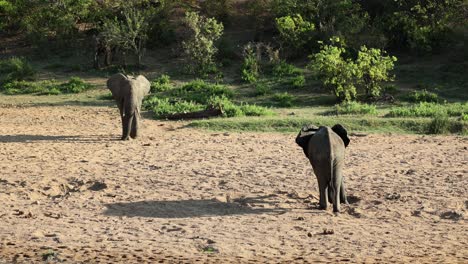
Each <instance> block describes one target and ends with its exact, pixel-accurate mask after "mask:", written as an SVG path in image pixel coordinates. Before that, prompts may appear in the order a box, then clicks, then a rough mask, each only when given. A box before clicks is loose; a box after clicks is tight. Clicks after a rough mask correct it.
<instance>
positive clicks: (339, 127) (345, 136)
mask: <svg viewBox="0 0 468 264" xmlns="http://www.w3.org/2000/svg"><path fill="white" fill-rule="evenodd" d="M332 130H333V132H335V133H336V134H337V135H338V136H340V138H341V139H342V140H343V143H344V145H345V147H347V146H348V145H349V141H350V140H349V138H348V132H347V131H346V129H345V128H344V127H343V126H342V125H340V124H336V125H334V126H333V127H332Z"/></svg>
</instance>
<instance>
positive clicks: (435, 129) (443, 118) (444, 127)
mask: <svg viewBox="0 0 468 264" xmlns="http://www.w3.org/2000/svg"><path fill="white" fill-rule="evenodd" d="M449 129H450V120H449V118H448V115H447V114H444V113H439V114H436V115H435V117H434V118H433V119H432V120H431V122H430V123H429V126H428V129H427V132H428V133H429V134H444V133H447V132H448V131H449Z"/></svg>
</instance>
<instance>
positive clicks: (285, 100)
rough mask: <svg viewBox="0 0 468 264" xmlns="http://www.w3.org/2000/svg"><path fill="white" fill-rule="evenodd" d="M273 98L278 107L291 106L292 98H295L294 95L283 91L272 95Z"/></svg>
mask: <svg viewBox="0 0 468 264" xmlns="http://www.w3.org/2000/svg"><path fill="white" fill-rule="evenodd" d="M273 100H274V101H275V102H277V103H278V106H280V107H291V106H293V103H294V100H296V98H295V97H294V95H291V94H288V93H287V92H284V93H275V94H274V95H273Z"/></svg>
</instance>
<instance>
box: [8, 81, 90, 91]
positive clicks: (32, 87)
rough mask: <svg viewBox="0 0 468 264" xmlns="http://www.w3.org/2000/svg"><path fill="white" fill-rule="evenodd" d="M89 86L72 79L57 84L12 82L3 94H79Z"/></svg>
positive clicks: (52, 82) (47, 82)
mask: <svg viewBox="0 0 468 264" xmlns="http://www.w3.org/2000/svg"><path fill="white" fill-rule="evenodd" d="M91 87H92V85H91V84H88V83H85V82H84V81H83V80H82V79H81V78H78V77H72V78H70V80H69V81H68V82H65V83H59V82H57V81H55V80H46V81H38V82H29V81H12V82H10V83H7V84H5V85H4V86H3V92H4V93H5V94H8V95H13V94H37V95H57V94H62V93H80V92H83V91H86V90H89V89H90V88H91Z"/></svg>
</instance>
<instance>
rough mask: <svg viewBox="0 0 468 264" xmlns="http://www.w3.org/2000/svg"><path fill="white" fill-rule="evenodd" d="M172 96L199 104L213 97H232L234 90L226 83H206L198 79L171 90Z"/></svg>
mask: <svg viewBox="0 0 468 264" xmlns="http://www.w3.org/2000/svg"><path fill="white" fill-rule="evenodd" d="M170 94H171V95H172V96H177V97H179V98H181V99H182V100H185V101H193V102H196V103H199V104H206V103H207V102H208V101H209V99H210V98H211V97H217V96H218V97H222V96H224V97H226V98H232V97H233V96H234V92H233V91H232V90H231V89H229V88H227V87H226V86H224V85H220V84H211V83H206V82H205V81H203V80H200V79H197V80H194V81H191V82H189V83H187V84H185V85H183V86H182V87H179V88H177V89H173V90H171V93H170Z"/></svg>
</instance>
